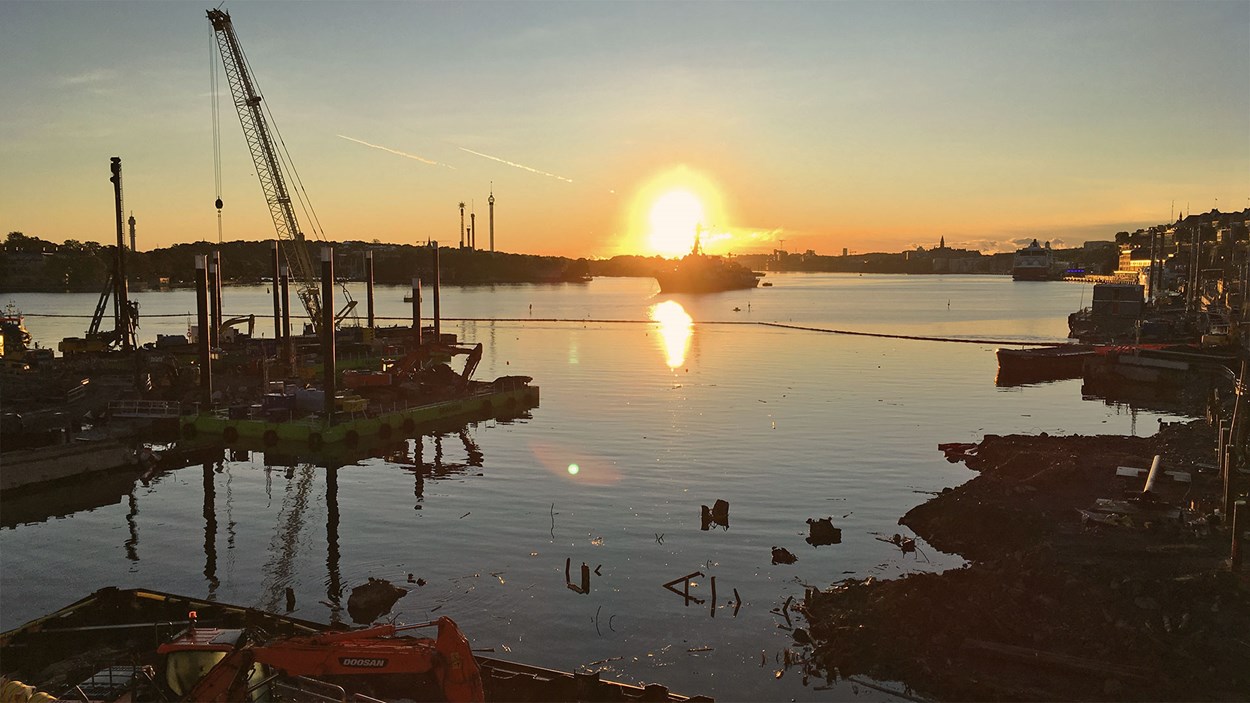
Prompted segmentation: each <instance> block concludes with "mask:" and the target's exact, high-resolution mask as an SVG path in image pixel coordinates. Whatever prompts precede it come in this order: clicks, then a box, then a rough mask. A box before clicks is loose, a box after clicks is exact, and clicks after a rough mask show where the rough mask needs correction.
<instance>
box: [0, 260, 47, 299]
mask: <svg viewBox="0 0 1250 703" xmlns="http://www.w3.org/2000/svg"><path fill="white" fill-rule="evenodd" d="M51 256H52V255H51V254H48V253H45V252H39V251H6V252H4V254H3V255H2V256H0V281H3V282H4V283H3V286H2V287H3V288H7V289H13V290H29V289H32V288H33V289H38V288H39V287H40V286H41V284H42V283H43V282H44V273H45V271H44V267H45V265H46V264H47V261H48V259H49V258H50V257H51Z"/></svg>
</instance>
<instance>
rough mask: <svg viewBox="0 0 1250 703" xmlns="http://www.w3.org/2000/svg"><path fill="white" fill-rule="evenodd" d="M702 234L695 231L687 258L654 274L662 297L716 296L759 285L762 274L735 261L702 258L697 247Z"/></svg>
mask: <svg viewBox="0 0 1250 703" xmlns="http://www.w3.org/2000/svg"><path fill="white" fill-rule="evenodd" d="M702 230H703V228H702V227H698V228H696V230H695V235H694V248H693V249H692V250H691V251H690V253H689V254H687V255H685V256H684V257H682V258H681V260H679V261H678V262H677V263H676V264H675V265H673V266H672V267H671V268H668V269H665V270H662V271H657V272H656V274H655V280H656V282H658V283H659V284H660V292H661V293H716V292H720V291H727V290H740V289H744V288H755V287H756V286H758V285H759V282H760V275H761V274H757V273H756V272H754V271H752V270H751V269H748V268H746V267H745V266H743V265H741V264H739V263H737V262H736V261H729V260H728V259H724V258H722V257H719V256H709V255H707V254H704V253H703V251H702V249H701V247H700V245H699V240H700V238H701V235H702Z"/></svg>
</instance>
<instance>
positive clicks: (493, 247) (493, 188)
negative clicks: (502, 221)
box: [487, 183, 495, 254]
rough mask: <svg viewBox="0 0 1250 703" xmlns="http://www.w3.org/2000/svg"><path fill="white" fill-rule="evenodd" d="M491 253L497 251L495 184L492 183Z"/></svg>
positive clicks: (489, 200)
mask: <svg viewBox="0 0 1250 703" xmlns="http://www.w3.org/2000/svg"><path fill="white" fill-rule="evenodd" d="M487 202H489V203H490V253H492V254H494V253H495V184H494V183H491V184H490V198H489V199H488V200H487Z"/></svg>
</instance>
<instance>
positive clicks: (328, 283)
mask: <svg viewBox="0 0 1250 703" xmlns="http://www.w3.org/2000/svg"><path fill="white" fill-rule="evenodd" d="M430 251H431V256H432V271H433V273H432V274H431V275H432V277H433V280H432V283H433V288H434V301H433V302H434V320H433V322H434V340H435V341H438V340H439V339H441V334H442V314H441V310H440V301H439V294H440V280H439V279H440V277H439V257H438V242H431V243H430ZM195 269H196V278H195V290H196V320H197V343H198V350H199V362H200V393H201V397H202V402H203V404H204V406H205V407H212V404H213V374H212V350H213V349H214V348H215V347H217V346H218V345H219V344H220V340H219V339H218V333H219V332H220V330H221V322H222V312H221V311H222V306H221V279H222V276H221V252H218V251H214V252H212V254H211V255H199V256H196V257H195ZM272 269H273V280H274V285H273V325H274V340H275V343H276V352H277V353H278V354H280V355H282V356H284V357H285V358H286V359H287V360H288V361H289V360H291V359H292V358H293V357H294V345H293V344H292V341H291V303H290V301H291V298H290V282H291V272H290V269H289V267H287V266H286V265H284V264H282V263H281V255H280V252H279V250H278V243H277V242H274V243H273V256H272ZM365 289H366V298H367V308H368V326H369V328H370V329H373V328H374V327H375V325H376V317H375V315H374V296H373V252H371V251H370V252H366V253H365ZM321 300H322V301H323V304H322V306H321V316H322V319H321V321H320V322H321V325H320V326H321V329H322V330H323V332H324V333H323V334H322V335H321V356H322V365H323V379H322V383H323V386H324V389H325V406H324V412H325V416H326V418H327V421H328V422H333V419H334V395H335V392H336V391H337V382H336V381H337V378H336V377H337V368H336V364H335V331H334V317H335V316H334V304H333V302H332V301H333V300H334V248H333V247H329V246H326V247H322V249H321ZM412 328H413V338H414V344H415V345H416V346H420V345H421V344H422V339H421V279H420V278H419V277H417V278H413V279H412Z"/></svg>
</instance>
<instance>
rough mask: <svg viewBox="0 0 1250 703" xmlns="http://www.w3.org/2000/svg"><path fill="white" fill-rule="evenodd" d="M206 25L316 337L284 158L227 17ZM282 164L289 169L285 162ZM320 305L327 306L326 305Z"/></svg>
mask: <svg viewBox="0 0 1250 703" xmlns="http://www.w3.org/2000/svg"><path fill="white" fill-rule="evenodd" d="M208 19H209V21H210V22H212V24H213V31H214V33H215V35H216V37H217V47H218V49H219V51H220V53H221V61H222V64H223V65H224V66H225V69H226V80H227V81H228V82H229V83H230V92H231V93H232V94H233V96H234V107H235V109H236V110H237V111H238V113H239V122H240V123H242V125H243V137H244V139H246V140H247V146H248V149H249V150H250V151H251V153H252V162H253V164H254V165H255V167H256V176H257V177H258V178H259V179H260V187H261V190H262V191H264V193H265V200H266V202H267V203H268V204H269V214H270V216H271V217H272V218H273V226H274V230H275V231H276V232H277V234H278V241H279V242H280V243H281V246H282V252H283V256H284V257H285V258H286V261H287V266H288V267H289V268H290V270H291V272H292V274H293V278H294V283H295V287H296V293H297V294H298V295H299V299H300V301H301V302H303V304H304V310H306V311H307V312H308V317H309V318H310V319H311V321H312V326H313V330H314V331H315V332H317V333H318V334H320V333H321V331H322V330H321V325H322V319H321V305H322V302H323V301H322V300H321V294H320V291H319V290H318V277H317V275H316V274H315V273H314V270H313V266H312V262H311V261H310V260H309V256H308V250H307V249H306V248H305V244H304V233H303V232H302V231H301V230H300V226H299V221H298V220H297V219H296V217H295V209H294V208H293V207H292V205H291V194H290V191H289V190H288V188H287V182H286V179H285V178H284V177H283V164H284V160H283V156H284V155H283V154H280V153H279V152H278V150H277V148H276V147H275V145H274V139H273V137H272V133H273V130H272V129H271V128H270V125H269V122H268V121H267V120H266V119H265V113H264V111H263V110H262V109H261V95H260V91H259V89H258V88H257V86H256V80H255V79H254V78H253V77H252V74H251V71H250V70H249V67H248V63H247V57H246V56H244V54H243V48H242V47H241V46H240V45H239V38H238V36H236V35H235V33H234V24H233V23H232V22H231V20H230V13H228V12H223V11H221V10H209V11H208ZM285 163H289V159H288V160H286V161H285ZM219 202H220V201H219ZM218 207H219V208H220V205H219V206H218ZM325 303H326V304H331V301H325Z"/></svg>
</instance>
